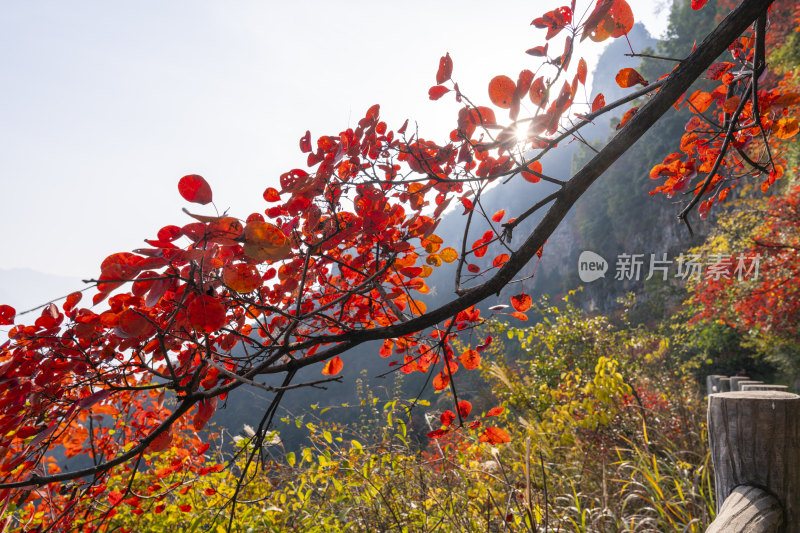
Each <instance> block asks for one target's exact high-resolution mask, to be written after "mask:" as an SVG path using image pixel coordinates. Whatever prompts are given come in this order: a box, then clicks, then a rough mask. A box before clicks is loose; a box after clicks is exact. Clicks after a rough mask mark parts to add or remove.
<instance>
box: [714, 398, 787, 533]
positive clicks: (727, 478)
mask: <svg viewBox="0 0 800 533" xmlns="http://www.w3.org/2000/svg"><path fill="white" fill-rule="evenodd" d="M708 436H709V446H710V448H711V458H712V460H713V462H714V470H715V483H716V495H717V518H716V520H714V522H713V523H712V524H711V525H710V526H709V528H708V529H707V530H706V533H712V532H713V533H722V532H726V533H735V532H752V533H755V532H767V531H775V532H778V531H783V532H785V533H800V396H798V395H796V394H790V393H787V392H778V391H745V392H727V393H720V394H712V395H710V396H709V397H708ZM729 496H730V499H729ZM781 524H783V525H781Z"/></svg>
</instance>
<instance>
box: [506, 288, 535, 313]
mask: <svg viewBox="0 0 800 533" xmlns="http://www.w3.org/2000/svg"><path fill="white" fill-rule="evenodd" d="M532 304H533V300H531V297H530V296H528V295H527V294H525V293H524V292H523V293H521V294H517V295H516V296H512V297H511V305H512V306H513V307H514V309H516V310H517V311H519V312H520V313H524V312H525V311H527V310H528V309H530V308H531V305H532Z"/></svg>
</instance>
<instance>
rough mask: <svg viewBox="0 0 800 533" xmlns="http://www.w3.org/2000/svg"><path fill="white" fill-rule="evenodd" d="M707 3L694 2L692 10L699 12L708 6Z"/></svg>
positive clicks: (698, 0) (706, 0)
mask: <svg viewBox="0 0 800 533" xmlns="http://www.w3.org/2000/svg"><path fill="white" fill-rule="evenodd" d="M706 2H708V0H692V9H694V10H695V11H699V10H701V9H703V6H704V5H706Z"/></svg>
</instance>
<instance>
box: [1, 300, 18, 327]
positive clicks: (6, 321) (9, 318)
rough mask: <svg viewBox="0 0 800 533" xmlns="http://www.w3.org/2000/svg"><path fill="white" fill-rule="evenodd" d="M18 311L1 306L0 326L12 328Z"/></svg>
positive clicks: (8, 306) (7, 306)
mask: <svg viewBox="0 0 800 533" xmlns="http://www.w3.org/2000/svg"><path fill="white" fill-rule="evenodd" d="M16 316H17V310H16V309H14V308H13V307H11V306H10V305H0V326H10V325H12V324H13V323H14V317H16Z"/></svg>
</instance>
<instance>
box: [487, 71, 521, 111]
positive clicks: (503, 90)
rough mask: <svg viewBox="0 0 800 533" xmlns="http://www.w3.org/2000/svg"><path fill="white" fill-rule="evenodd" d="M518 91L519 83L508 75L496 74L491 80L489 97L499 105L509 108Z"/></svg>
mask: <svg viewBox="0 0 800 533" xmlns="http://www.w3.org/2000/svg"><path fill="white" fill-rule="evenodd" d="M516 91H517V84H516V83H514V80H512V79H511V78H509V77H508V76H495V77H494V78H492V81H490V82H489V99H490V100H491V101H492V103H493V104H494V105H496V106H497V107H500V108H503V109H508V108H510V107H511V102H512V101H513V99H514V93H515V92H516Z"/></svg>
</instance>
